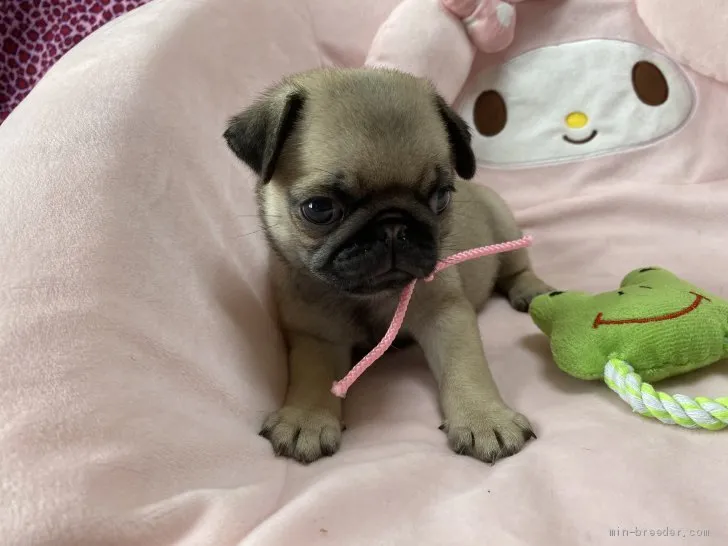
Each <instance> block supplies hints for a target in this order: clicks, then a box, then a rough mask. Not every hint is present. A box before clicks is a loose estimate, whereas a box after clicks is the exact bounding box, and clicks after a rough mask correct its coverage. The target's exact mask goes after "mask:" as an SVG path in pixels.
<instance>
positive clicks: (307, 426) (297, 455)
mask: <svg viewBox="0 0 728 546" xmlns="http://www.w3.org/2000/svg"><path fill="white" fill-rule="evenodd" d="M288 342H289V346H290V353H289V358H288V369H289V372H288V373H289V380H288V381H289V384H288V392H287V394H286V399H285V403H284V405H283V407H282V408H281V409H279V410H278V411H276V412H274V413H272V414H271V415H269V416H268V418H267V419H266V421H265V423H264V424H263V428H262V430H261V433H260V434H261V436H263V437H265V438H267V439H268V440H269V441H270V443H271V444H272V445H273V449H274V450H275V452H276V454H277V455H283V456H286V457H291V458H293V459H296V460H297V461H299V462H302V463H310V462H313V461H315V460H317V459H320V458H321V457H323V456H328V455H333V454H334V453H336V451H338V449H339V445H340V443H341V429H342V425H341V399H339V398H337V397H336V396H334V395H333V394H331V392H330V389H331V384H332V383H333V382H334V381H335V380H336V379H337V374H338V373H339V371H340V370H341V369H343V368H344V367H345V366H346V365H347V364H348V363H349V361H350V358H351V356H350V351H349V349H348V348H347V347H346V346H339V345H333V344H331V343H328V342H326V341H324V340H321V339H317V338H314V337H311V336H308V335H305V334H291V335H290V336H289V338H288Z"/></svg>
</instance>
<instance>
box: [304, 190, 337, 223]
mask: <svg viewBox="0 0 728 546" xmlns="http://www.w3.org/2000/svg"><path fill="white" fill-rule="evenodd" d="M301 215H303V217H304V218H305V219H306V220H308V221H309V222H311V223H312V224H319V225H327V224H333V223H334V222H336V221H337V220H340V219H341V217H342V216H343V215H344V210H343V209H342V207H341V205H339V204H338V203H337V202H336V201H334V200H333V199H331V198H329V197H312V198H311V199H308V200H307V201H304V203H303V204H302V205H301Z"/></svg>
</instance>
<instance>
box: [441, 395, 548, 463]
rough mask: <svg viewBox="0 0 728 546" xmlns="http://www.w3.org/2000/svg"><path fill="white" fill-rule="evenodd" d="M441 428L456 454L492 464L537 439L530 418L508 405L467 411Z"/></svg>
mask: <svg viewBox="0 0 728 546" xmlns="http://www.w3.org/2000/svg"><path fill="white" fill-rule="evenodd" d="M440 428H441V429H443V430H444V431H445V432H446V433H447V440H448V443H449V445H450V449H452V450H453V451H454V452H455V453H458V454H460V455H469V456H471V457H475V458H476V459H480V460H481V461H485V462H486V463H491V464H493V463H495V462H496V461H497V460H498V459H503V458H505V457H510V456H511V455H514V454H516V453H518V452H519V451H521V449H523V446H525V445H526V442H528V440H530V439H531V438H536V435H535V434H534V433H533V431H532V430H531V424H530V423H529V422H528V419H526V418H525V417H524V416H523V415H521V414H520V413H516V412H515V411H513V410H511V409H510V408H508V407H506V406H496V407H494V408H491V409H486V408H483V409H477V410H475V411H468V412H466V413H463V414H462V415H459V416H454V417H453V418H451V419H450V420H448V421H447V422H445V423H444V424H443V425H442V426H441V427H440Z"/></svg>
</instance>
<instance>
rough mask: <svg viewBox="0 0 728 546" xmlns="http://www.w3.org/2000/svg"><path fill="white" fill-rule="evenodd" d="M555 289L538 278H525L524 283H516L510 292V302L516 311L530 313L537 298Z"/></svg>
mask: <svg viewBox="0 0 728 546" xmlns="http://www.w3.org/2000/svg"><path fill="white" fill-rule="evenodd" d="M553 290H554V289H553V288H552V287H550V286H549V285H548V284H546V283H545V282H543V281H542V280H541V279H539V278H538V277H535V276H533V277H530V278H526V277H524V279H523V281H522V282H516V283H515V284H514V285H513V286H512V287H511V289H510V290H509V291H508V301H510V303H511V307H513V308H514V309H515V310H516V311H521V312H523V313H525V312H527V311H528V308H529V307H530V306H531V301H532V300H533V298H535V297H536V296H540V295H541V294H546V293H547V292H552V291H553Z"/></svg>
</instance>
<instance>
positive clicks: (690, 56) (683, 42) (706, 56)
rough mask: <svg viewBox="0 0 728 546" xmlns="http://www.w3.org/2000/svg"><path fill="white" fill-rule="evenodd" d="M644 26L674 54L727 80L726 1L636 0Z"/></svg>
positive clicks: (727, 27)
mask: <svg viewBox="0 0 728 546" xmlns="http://www.w3.org/2000/svg"><path fill="white" fill-rule="evenodd" d="M635 3H636V4H637V12H638V13H639V15H640V17H641V18H642V20H643V21H644V23H645V26H646V27H647V28H648V29H649V30H650V32H652V34H654V36H655V38H657V40H658V41H659V42H660V43H661V44H662V45H663V46H664V48H665V49H666V50H667V51H668V52H670V54H672V55H673V56H674V57H676V58H677V59H679V60H680V61H682V62H684V63H685V64H687V65H689V66H690V67H692V68H693V69H694V70H697V71H698V72H700V73H701V74H704V75H706V76H710V77H711V78H716V79H718V80H720V81H722V82H724V83H728V3H727V2H725V0H691V1H690V2H685V1H684V0H662V1H661V2H655V1H654V0H635Z"/></svg>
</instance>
